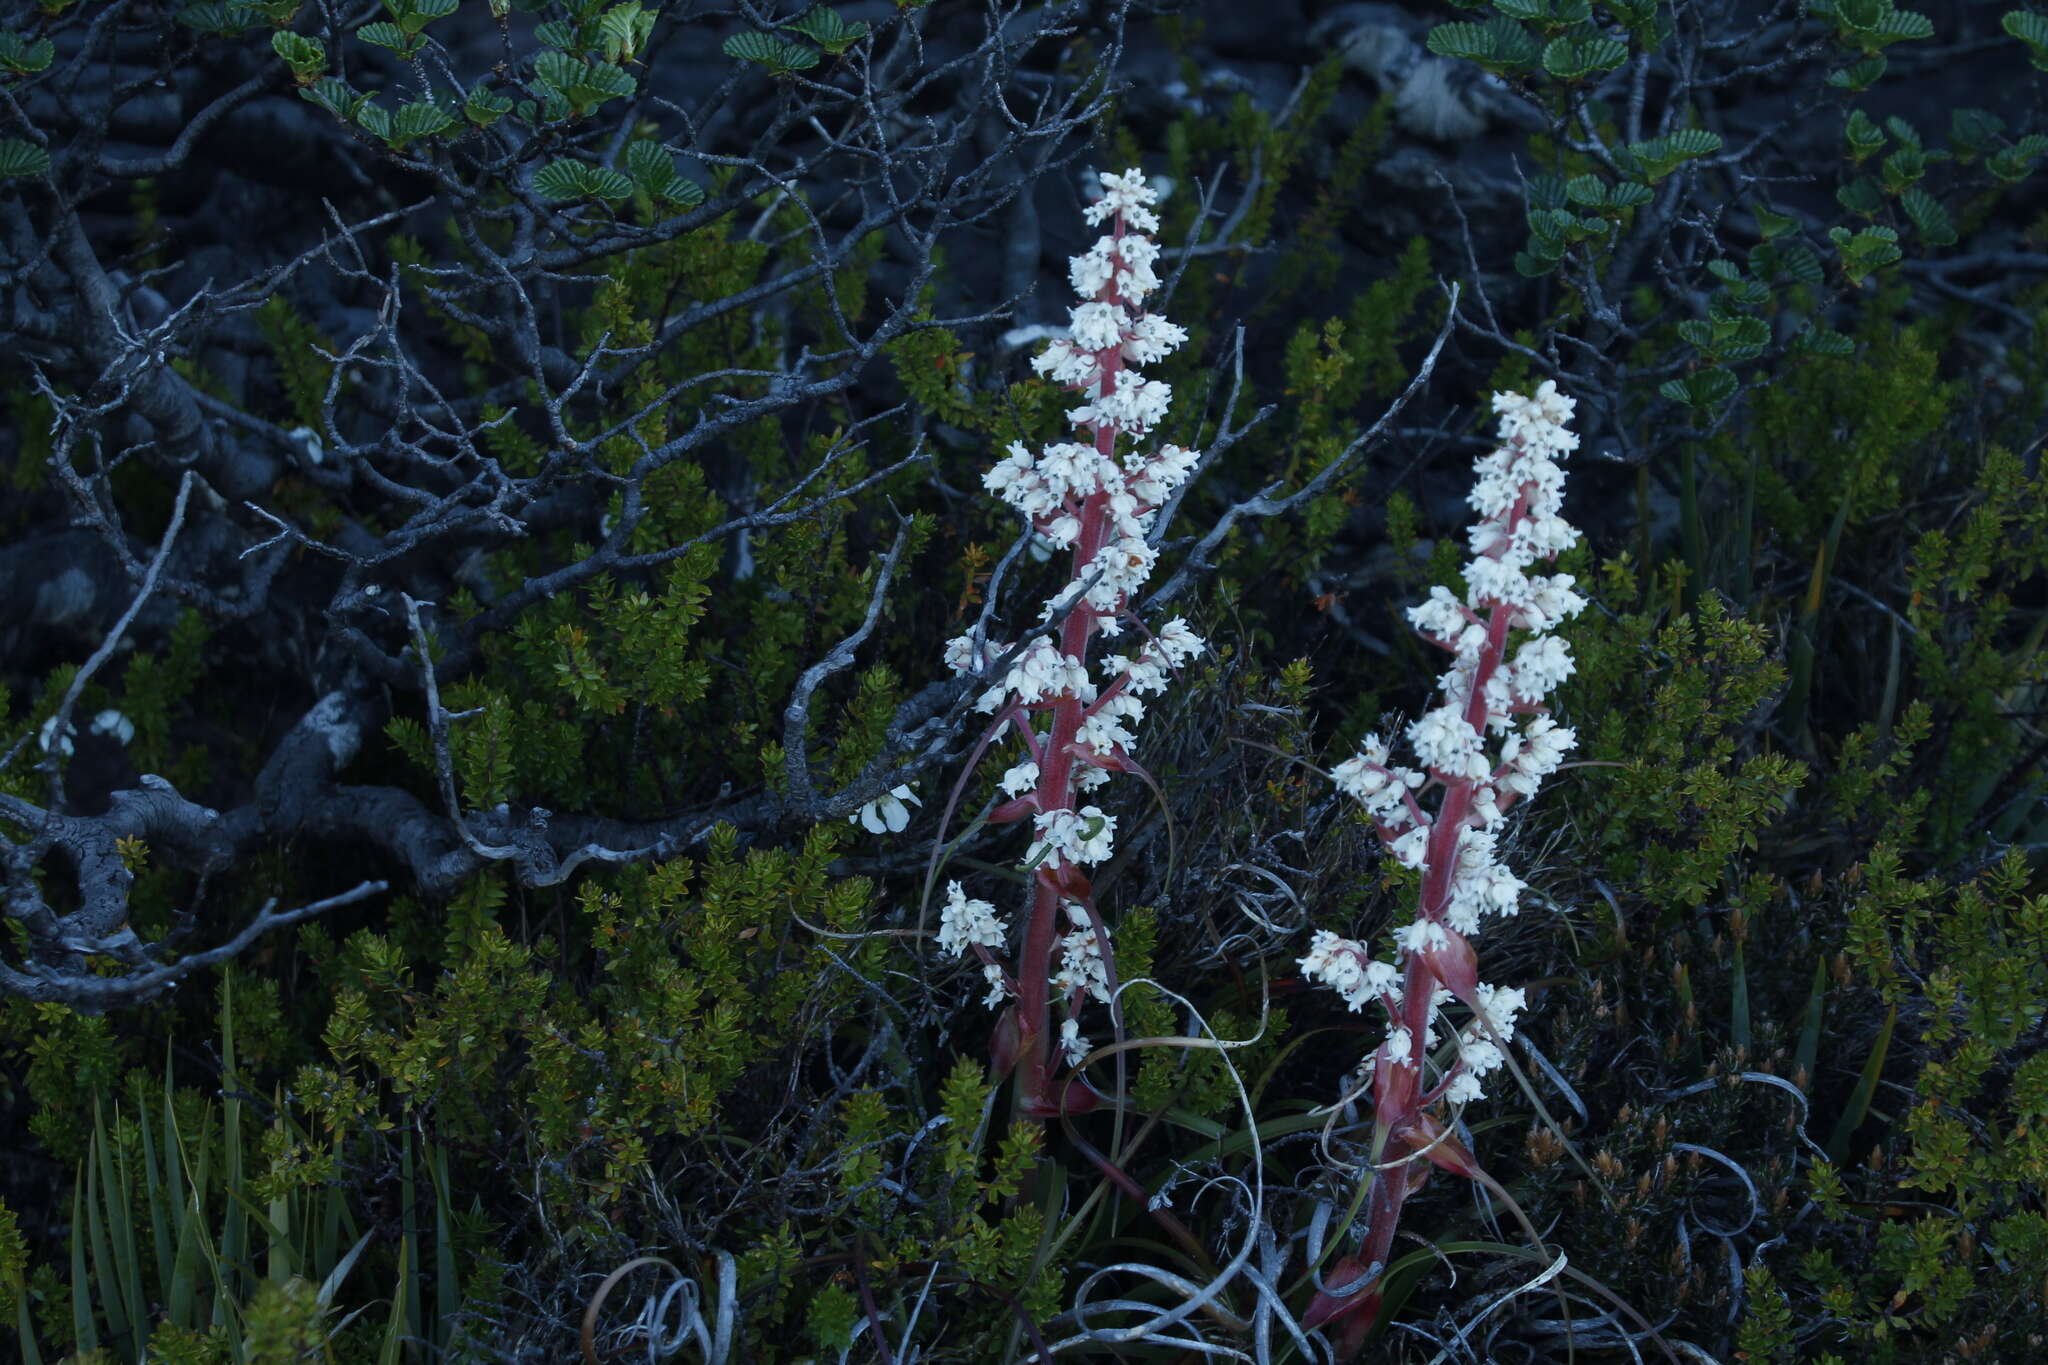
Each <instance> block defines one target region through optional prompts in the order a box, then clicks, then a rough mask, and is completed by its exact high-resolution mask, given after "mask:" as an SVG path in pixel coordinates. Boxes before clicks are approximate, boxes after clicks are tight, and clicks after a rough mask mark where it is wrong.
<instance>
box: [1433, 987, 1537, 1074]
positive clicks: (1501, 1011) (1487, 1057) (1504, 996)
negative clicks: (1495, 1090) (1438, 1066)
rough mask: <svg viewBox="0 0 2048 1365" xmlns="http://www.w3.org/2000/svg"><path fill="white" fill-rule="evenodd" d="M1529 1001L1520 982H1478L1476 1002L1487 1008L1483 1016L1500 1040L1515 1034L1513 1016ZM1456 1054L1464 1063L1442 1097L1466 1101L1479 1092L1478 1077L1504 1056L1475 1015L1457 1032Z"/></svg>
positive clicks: (1497, 1063)
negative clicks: (1501, 983)
mask: <svg viewBox="0 0 2048 1365" xmlns="http://www.w3.org/2000/svg"><path fill="white" fill-rule="evenodd" d="M1528 1003H1529V1002H1528V999H1527V997H1525V996H1524V995H1523V993H1522V989H1521V987H1519V986H1489V985H1487V984H1486V983H1485V982H1483V981H1482V982H1480V983H1479V1004H1480V1006H1481V1008H1483V1009H1484V1010H1485V1011H1486V1017H1487V1018H1488V1019H1490V1020H1492V1021H1493V1027H1494V1031H1495V1032H1496V1033H1498V1034H1499V1035H1500V1041H1501V1042H1503V1043H1505V1042H1507V1041H1508V1040H1509V1039H1511V1038H1513V1037H1514V1036H1515V1019H1516V1017H1517V1016H1519V1015H1520V1014H1521V1012H1522V1010H1523V1009H1524V1008H1525V1007H1526V1006H1527V1005H1528ZM1458 1055H1459V1058H1460V1059H1461V1061H1462V1062H1463V1065H1461V1066H1460V1067H1459V1068H1458V1071H1457V1074H1456V1075H1454V1076H1452V1077H1451V1083H1450V1085H1449V1086H1448V1087H1447V1088H1446V1089H1445V1090H1444V1098H1445V1099H1447V1100H1449V1101H1450V1102H1451V1103H1453V1104H1469V1103H1471V1102H1472V1101H1473V1100H1476V1099H1478V1098H1479V1096H1480V1094H1481V1093H1482V1087H1481V1086H1480V1084H1479V1081H1480V1078H1481V1077H1483V1076H1486V1075H1488V1074H1489V1073H1491V1072H1494V1071H1497V1070H1499V1069H1500V1067H1501V1065H1502V1064H1503V1063H1505V1062H1506V1061H1507V1057H1506V1056H1505V1055H1504V1054H1503V1053H1502V1052H1501V1050H1500V1048H1499V1047H1498V1046H1496V1045H1495V1044H1494V1042H1493V1040H1492V1039H1491V1038H1489V1037H1487V1036H1486V1034H1485V1032H1484V1031H1483V1030H1482V1029H1481V1028H1480V1027H1479V1021H1478V1020H1476V1019H1475V1020H1473V1021H1472V1022H1471V1023H1469V1024H1467V1025H1465V1027H1464V1028H1463V1029H1462V1030H1461V1031H1460V1032H1459V1034H1458Z"/></svg>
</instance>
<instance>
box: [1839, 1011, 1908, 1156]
mask: <svg viewBox="0 0 2048 1365" xmlns="http://www.w3.org/2000/svg"><path fill="white" fill-rule="evenodd" d="M1898 1022H1899V1007H1898V1006H1897V1005H1893V1006H1892V1007H1891V1009H1890V1010H1889V1011H1888V1012H1887V1013H1886V1014H1885V1016H1884V1026H1883V1027H1882V1028H1880V1029H1878V1031H1877V1042H1876V1043H1875V1044H1873V1045H1872V1046H1871V1049H1870V1056H1869V1058H1868V1059H1867V1060H1866V1061H1865V1062H1864V1063H1863V1074H1862V1075H1861V1076H1860V1077H1858V1078H1857V1080H1856V1088H1855V1090H1853V1091H1851V1092H1850V1094H1849V1107H1848V1108H1846V1109H1844V1110H1843V1111H1842V1117H1841V1119H1840V1121H1839V1122H1837V1123H1836V1124H1835V1132H1834V1136H1833V1137H1831V1138H1829V1139H1828V1159H1829V1160H1831V1161H1833V1162H1834V1163H1835V1164H1836V1165H1837V1166H1839V1165H1841V1164H1842V1162H1843V1160H1844V1159H1845V1158H1846V1157H1847V1156H1848V1154H1849V1141H1850V1139H1852V1138H1854V1137H1855V1136H1856V1130H1857V1129H1858V1128H1860V1127H1862V1126H1863V1120H1864V1119H1865V1118H1866V1117H1867V1116H1868V1115H1869V1113H1870V1101H1871V1099H1872V1097H1873V1096H1875V1095H1876V1094H1877V1080H1878V1077H1879V1076H1880V1075H1881V1074H1882V1073H1883V1071H1884V1059H1885V1054H1886V1053H1888V1052H1890V1051H1891V1047H1892V1026H1893V1025H1895V1024H1897V1023H1898Z"/></svg>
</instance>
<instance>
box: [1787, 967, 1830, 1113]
mask: <svg viewBox="0 0 2048 1365" xmlns="http://www.w3.org/2000/svg"><path fill="white" fill-rule="evenodd" d="M1827 994H1828V964H1827V959H1825V958H1815V959H1814V962H1813V991H1812V993H1811V994H1809V995H1808V996H1807V997H1806V1022H1805V1023H1804V1024H1802V1025H1801V1026H1800V1029H1799V1051H1798V1052H1797V1053H1796V1054H1795V1055H1794V1057H1793V1066H1794V1067H1795V1068H1796V1069H1795V1070H1794V1072H1793V1074H1794V1075H1795V1076H1796V1075H1798V1074H1799V1072H1801V1071H1803V1072H1805V1073H1806V1086H1807V1089H1808V1090H1811V1089H1812V1088H1813V1068H1814V1066H1815V1065H1816V1064H1817V1063H1818V1062H1819V1060H1820V1020H1821V1011H1822V1008H1823V1007H1824V1006H1825V1004H1826V1003H1827Z"/></svg>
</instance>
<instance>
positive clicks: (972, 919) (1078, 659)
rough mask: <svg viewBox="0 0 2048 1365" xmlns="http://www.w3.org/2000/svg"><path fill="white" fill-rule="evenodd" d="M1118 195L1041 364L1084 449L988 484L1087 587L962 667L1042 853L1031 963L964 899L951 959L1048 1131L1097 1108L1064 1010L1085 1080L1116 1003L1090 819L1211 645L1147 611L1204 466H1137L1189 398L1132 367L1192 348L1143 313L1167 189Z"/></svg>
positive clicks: (1001, 473)
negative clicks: (1173, 501)
mask: <svg viewBox="0 0 2048 1365" xmlns="http://www.w3.org/2000/svg"><path fill="white" fill-rule="evenodd" d="M1101 182H1102V188H1103V197H1102V198H1100V199H1098V200H1097V201H1096V202H1095V203H1093V204H1091V205H1090V206H1089V207H1088V209H1087V210H1086V214H1087V219H1088V222H1089V224H1090V225H1091V226H1099V225H1101V224H1102V223H1104V222H1111V223H1112V226H1111V230H1110V232H1109V233H1108V234H1106V235H1104V236H1102V237H1099V238H1097V239H1096V242H1095V245H1094V246H1093V247H1091V248H1090V249H1089V250H1088V251H1087V252H1085V253H1083V254H1082V255H1080V256H1076V257H1074V258H1073V260H1072V262H1071V265H1070V268H1069V272H1068V273H1069V278H1070V279H1071V281H1072V283H1073V286H1074V291H1075V292H1076V293H1077V294H1079V295H1080V296H1081V300H1082V301H1081V302H1080V303H1078V304H1076V305H1075V306H1074V309H1073V315H1072V321H1071V323H1070V326H1069V329H1068V332H1069V335H1068V337H1067V338H1061V339H1057V340H1054V341H1052V342H1051V343H1050V344H1049V345H1048V346H1047V347H1046V349H1045V351H1044V353H1043V354H1041V355H1039V356H1038V357H1037V358H1036V359H1034V360H1033V361H1032V367H1033V368H1034V369H1036V370H1037V371H1038V372H1039V373H1040V374H1043V375H1046V376H1048V377H1050V378H1051V379H1052V380H1054V381H1055V382H1057V383H1059V384H1061V385H1063V386H1065V387H1066V388H1069V389H1072V390H1074V391H1076V392H1078V393H1080V394H1082V395H1083V397H1084V399H1085V401H1084V402H1083V403H1082V404H1081V405H1080V406H1078V407H1075V408H1073V409H1071V411H1070V413H1069V416H1070V417H1071V418H1072V420H1073V423H1074V425H1075V426H1076V427H1077V428H1078V429H1079V430H1080V433H1081V435H1082V437H1083V439H1082V440H1079V441H1066V442H1060V443H1057V444H1053V445H1049V446H1047V447H1046V448H1045V449H1044V450H1042V451H1036V452H1034V451H1032V450H1030V449H1027V448H1026V447H1025V446H1024V445H1023V444H1022V443H1021V442H1013V443H1012V444H1011V446H1010V449H1009V454H1008V456H1007V458H1005V459H1003V460H1002V461H1000V462H999V463H998V464H997V465H996V466H995V467H994V468H993V469H991V470H989V471H988V472H987V474H986V475H985V476H984V477H983V483H984V484H985V485H986V486H987V488H988V490H989V491H990V492H991V493H994V494H995V495H996V496H998V497H1000V498H1002V499H1003V501H1005V502H1007V503H1009V504H1010V506H1012V507H1014V508H1016V509H1017V511H1019V512H1020V513H1022V514H1023V516H1024V517H1025V519H1026V520H1027V521H1028V522H1029V523H1030V526H1031V529H1032V531H1033V533H1034V534H1035V535H1037V536H1039V537H1042V538H1043V540H1044V541H1045V542H1048V543H1050V544H1051V545H1053V546H1055V547H1059V548H1063V549H1066V550H1069V551H1070V552H1071V553H1072V556H1073V574H1072V578H1071V580H1070V581H1069V582H1068V584H1067V585H1066V587H1064V588H1063V589H1061V590H1060V592H1059V593H1057V594H1056V595H1055V596H1054V597H1053V598H1052V599H1051V600H1049V601H1047V602H1046V604H1045V610H1044V612H1043V614H1042V616H1041V618H1040V620H1041V630H1042V632H1043V633H1041V634H1038V635H1036V636H1034V637H1032V638H1029V639H1027V640H1025V641H1023V642H1022V643H1019V644H1014V645H1012V644H1002V643H998V642H996V641H992V640H988V639H985V638H984V639H977V638H975V636H973V635H963V636H960V637H959V638H957V639H954V640H953V641H951V642H950V643H949V644H948V646H947V649H946V662H947V664H948V665H949V666H950V667H951V668H952V669H953V671H954V672H955V673H958V674H962V675H969V674H973V675H980V674H981V673H983V672H984V671H989V672H990V673H991V674H993V671H994V670H995V669H998V668H1000V669H1001V670H1002V672H1001V680H1000V681H999V682H997V683H996V684H995V685H994V686H992V687H990V688H989V689H988V690H987V691H986V692H984V693H983V694H982V695H981V697H980V699H979V701H978V702H977V703H976V709H977V710H979V711H981V712H983V713H985V714H989V715H992V716H993V717H994V720H993V722H992V725H991V728H990V732H989V734H990V739H991V741H993V740H996V739H998V738H999V737H1000V736H1002V734H1003V733H1004V732H1005V731H1008V732H1011V734H1012V736H1013V738H1014V739H1015V740H1016V748H1015V749H1014V750H1012V751H1010V752H1011V754H1012V755H1013V759H1012V763H1011V766H1010V768H1009V770H1008V771H1007V772H1005V773H1004V775H1003V778H1002V782H1001V787H1002V792H1003V795H1004V797H1005V798H1007V799H1005V800H1004V801H1003V802H1002V803H1001V804H999V805H998V806H997V807H996V808H995V810H994V811H993V812H992V813H991V815H990V817H989V818H990V820H991V821H993V822H1003V821H1012V820H1023V819H1025V818H1027V817H1028V818H1029V819H1030V820H1031V822H1032V828H1033V833H1034V836H1035V837H1034V838H1033V840H1032V842H1031V845H1030V848H1029V849H1028V850H1027V852H1026V854H1025V866H1026V868H1027V869H1028V870H1029V871H1030V873H1031V886H1032V898H1031V909H1030V917H1029V919H1028V920H1027V922H1026V924H1025V926H1024V933H1023V941H1022V944H1021V945H1020V946H1019V948H1018V950H1017V955H1016V957H1015V958H1014V960H1013V961H1012V962H1011V963H1009V964H1005V963H1004V962H1003V961H1002V959H1001V957H1000V954H1001V952H1002V950H1003V949H1004V947H1005V945H1006V943H1007V941H1008V938H1009V932H1008V929H1007V927H1006V926H1005V925H1004V923H1003V921H1002V920H1001V919H1000V918H999V917H998V916H997V914H996V911H995V907H994V906H993V905H991V904H990V903H989V902H987V901H982V900H975V899H973V898H970V897H969V896H967V895H966V893H965V891H964V890H963V889H962V888H961V886H960V884H959V883H958V882H954V883H952V884H951V885H950V886H949V887H948V890H947V902H946V906H945V908H944V910H943V912H942V918H941V928H940V936H939V943H940V945H941V947H943V948H947V949H949V950H950V951H952V952H953V953H954V954H956V955H958V954H961V953H964V952H965V951H966V950H967V949H969V948H972V949H973V951H974V952H975V954H976V955H977V956H978V957H979V958H980V959H981V962H982V969H983V972H984V973H985V974H986V976H987V979H988V983H989V996H988V1001H989V1004H990V1005H991V1006H992V1007H999V1008H1001V1009H1002V1010H1003V1016H1002V1019H1001V1022H1000V1023H999V1024H998V1027H997V1029H996V1041H995V1054H996V1055H995V1062H996V1066H997V1070H998V1072H1006V1071H1008V1070H1009V1069H1010V1068H1012V1067H1015V1068H1016V1070H1017V1085H1018V1096H1019V1100H1020V1102H1021V1105H1022V1109H1023V1112H1024V1113H1026V1114H1030V1115H1032V1116H1035V1117H1052V1116H1055V1115H1057V1114H1060V1113H1062V1112H1067V1113H1075V1112H1080V1111H1082V1110H1085V1109H1088V1108H1092V1107H1093V1106H1094V1105H1095V1103H1096V1101H1097V1097H1096V1096H1095V1094H1094V1092H1092V1091H1090V1090H1089V1089H1088V1088H1087V1087H1086V1086H1085V1085H1083V1084H1081V1083H1080V1082H1079V1081H1078V1079H1076V1080H1075V1081H1072V1082H1070V1083H1069V1084H1068V1085H1067V1087H1065V1088H1064V1089H1063V1090H1055V1088H1054V1072H1055V1069H1056V1058H1055V1052H1054V1050H1053V1047H1052V1042H1053V1024H1052V1007H1053V1004H1054V1001H1055V998H1057V1001H1058V1003H1059V1005H1060V1008H1061V1011H1062V1017H1061V1020H1060V1024H1059V1030H1058V1036H1059V1049H1058V1053H1057V1058H1058V1059H1060V1060H1064V1061H1065V1062H1066V1063H1068V1064H1069V1065H1071V1066H1076V1067H1078V1066H1079V1065H1080V1064H1081V1062H1082V1061H1083V1060H1084V1059H1085V1057H1086V1056H1087V1054H1088V1046H1089V1045H1088V1042H1087V1039H1086V1037H1085V1036H1084V1034H1083V1032H1082V1018H1081V1016H1082V1013H1083V1011H1084V1010H1085V1009H1086V1008H1087V1006H1088V1004H1089V1002H1091V1001H1093V1002H1095V1003H1098V1004H1102V1005H1109V1004H1111V1002H1112V999H1113V994H1114V989H1115V987H1114V975H1113V973H1114V968H1113V966H1112V964H1111V960H1110V953H1109V937H1108V932H1107V930H1106V929H1105V928H1104V926H1103V922H1102V917H1101V915H1100V913H1098V911H1097V910H1096V907H1095V898H1094V892H1093V889H1092V887H1091V885H1090V883H1089V880H1088V876H1087V874H1086V872H1085V871H1084V870H1083V869H1085V868H1088V867H1092V866H1094V865H1096V864H1098V863H1101V862H1104V861H1105V860H1107V859H1108V858H1109V856H1110V853H1111V849H1112V841H1113V839H1114V836H1115V834H1116V818H1115V817H1114V816H1112V815H1110V814H1108V813H1107V812H1105V811H1103V810H1102V809H1101V808H1100V807H1099V806H1096V805H1093V804H1088V805H1083V804H1081V802H1082V800H1083V798H1084V796H1085V795H1086V794H1087V793H1089V792H1092V791H1094V790H1095V789H1096V788H1097V787H1099V786H1101V785H1102V784H1103V783H1105V782H1107V781H1108V780H1109V777H1110V775H1111V774H1112V773H1118V772H1129V773H1141V774H1142V773H1143V769H1141V768H1140V767H1139V766H1138V762H1137V759H1136V758H1135V757H1133V751H1134V750H1135V749H1136V747H1137V734H1136V727H1137V724H1138V721H1139V720H1140V718H1141V717H1142V716H1143V715H1144V712H1145V705H1144V702H1143V700H1142V698H1143V697H1145V696H1146V695H1150V694H1155V693H1159V692H1163V691H1164V690H1165V688H1166V683H1167V678H1168V675H1169V674H1170V673H1171V671H1172V670H1174V669H1176V668H1178V667H1179V666H1180V665H1181V664H1183V663H1185V662H1186V661H1187V660H1189V659H1191V658H1193V657H1194V656H1196V655H1198V654H1200V653H1201V652H1202V651H1203V649H1204V648H1205V647H1206V646H1205V645H1204V644H1203V642H1202V641H1201V639H1199V638H1198V637H1197V636H1196V635H1195V634H1194V632H1193V631H1191V630H1189V629H1188V625H1187V622H1186V621H1185V620H1182V619H1180V618H1178V617H1176V618H1174V619H1173V620H1171V621H1168V622H1167V623H1166V624H1165V625H1163V626H1161V627H1160V628H1159V629H1158V631H1157V632H1152V631H1149V630H1147V629H1146V627H1145V625H1144V623H1143V622H1141V621H1139V620H1137V618H1136V616H1135V615H1134V614H1133V613H1132V612H1131V610H1130V602H1131V599H1132V596H1133V594H1135V593H1136V592H1137V591H1138V589H1139V588H1141V587H1142V586H1143V585H1144V583H1145V580H1146V578H1147V577H1148V576H1149V575H1150V574H1151V572H1152V567H1153V562H1154V560H1155V559H1156V557H1157V550H1156V549H1155V547H1154V546H1153V544H1152V541H1151V540H1150V538H1149V536H1150V533H1151V530H1152V526H1153V521H1154V518H1155V515H1156V513H1157V511H1158V509H1159V507H1160V505H1161V504H1162V503H1164V502H1165V501H1166V500H1167V498H1168V496H1169V495H1170V494H1171V493H1172V492H1173V490H1174V489H1175V488H1177V487H1179V486H1180V485H1181V484H1182V483H1184V482H1185V481H1186V480H1187V477H1188V475H1189V473H1190V472H1191V471H1192V470H1193V468H1194V465H1195V462H1196V458H1197V457H1196V455H1195V453H1194V452H1193V451H1189V450H1183V449H1182V448H1181V447H1179V446H1176V445H1172V444H1163V445H1161V446H1160V447H1159V448H1158V449H1157V451H1156V452H1154V453H1150V454H1148V453H1145V452H1144V451H1142V450H1139V449H1136V448H1134V447H1135V446H1136V445H1138V444H1139V443H1140V442H1141V441H1142V439H1143V438H1144V437H1145V436H1146V434H1147V433H1149V432H1150V431H1151V430H1152V429H1153V427H1155V426H1156V425H1158V423H1159V422H1160V421H1161V420H1162V419H1164V417H1165V416H1166V411H1167V407H1168V405H1169V404H1170V403H1171V402H1172V398H1173V394H1172V390H1171V389H1170V388H1169V387H1168V386H1167V385H1166V384H1165V383H1163V382H1161V381H1159V380H1156V379H1146V378H1145V377H1144V376H1143V375H1141V374H1140V373H1139V372H1138V371H1137V370H1136V369H1134V368H1133V366H1134V365H1137V364H1144V363H1149V362H1151V361H1156V360H1159V359H1161V358H1163V357H1165V356H1166V355H1169V354H1171V353H1172V351H1173V350H1174V348H1176V347H1178V346H1179V345H1180V344H1181V343H1182V342H1184V341H1186V340H1187V333H1186V332H1185V331H1183V330H1182V329H1181V328H1179V327H1177V326H1175V325H1174V324H1173V323H1171V322H1168V321H1166V320H1165V319H1164V318H1161V317H1159V316H1157V315H1155V314H1152V313H1148V312H1146V311H1145V310H1144V301H1145V297H1146V295H1148V294H1150V293H1151V292H1152V291H1153V290H1154V289H1156V288H1158V287H1159V279H1158V277H1157V276H1156V275H1155V274H1154V273H1153V270H1152V266H1153V263H1154V262H1155V261H1156V260H1157V259H1158V255H1159V245H1158V243H1157V242H1155V241H1154V240H1152V238H1150V237H1148V236H1146V235H1145V234H1147V233H1150V232H1155V231H1157V230H1158V227H1159V219H1158V217H1157V216H1156V215H1155V214H1154V213H1153V212H1152V210H1151V208H1150V207H1149V206H1150V205H1151V204H1153V203H1154V202H1155V201H1156V200H1157V198H1158V193H1157V191H1155V190H1153V189H1151V188H1149V187H1148V186H1147V185H1146V184H1145V178H1144V176H1143V175H1142V174H1140V173H1139V172H1138V171H1137V170H1131V171H1128V172H1126V173H1125V174H1123V175H1121V176H1119V175H1113V174H1104V175H1103V176H1102V177H1101ZM1120 437H1121V438H1125V440H1124V448H1123V449H1122V450H1121V451H1119V448H1118V442H1119V438H1120ZM1127 630H1129V631H1130V632H1131V634H1132V635H1133V636H1134V637H1135V640H1134V643H1133V644H1132V645H1131V646H1130V647H1127V648H1126V649H1125V650H1124V651H1123V652H1122V653H1118V654H1112V655H1109V656H1108V657H1106V658H1104V659H1102V660H1101V661H1100V662H1099V663H1098V664H1097V666H1096V669H1095V671H1094V672H1093V673H1091V671H1090V669H1089V662H1088V650H1089V645H1090V643H1091V642H1092V641H1093V639H1094V638H1095V636H1097V635H1102V636H1104V637H1106V638H1112V639H1114V638H1118V637H1122V636H1124V635H1125V633H1126V631H1127ZM963 781H964V779H963ZM1055 960H1057V965H1055ZM1005 1002H1007V1003H1005Z"/></svg>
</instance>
